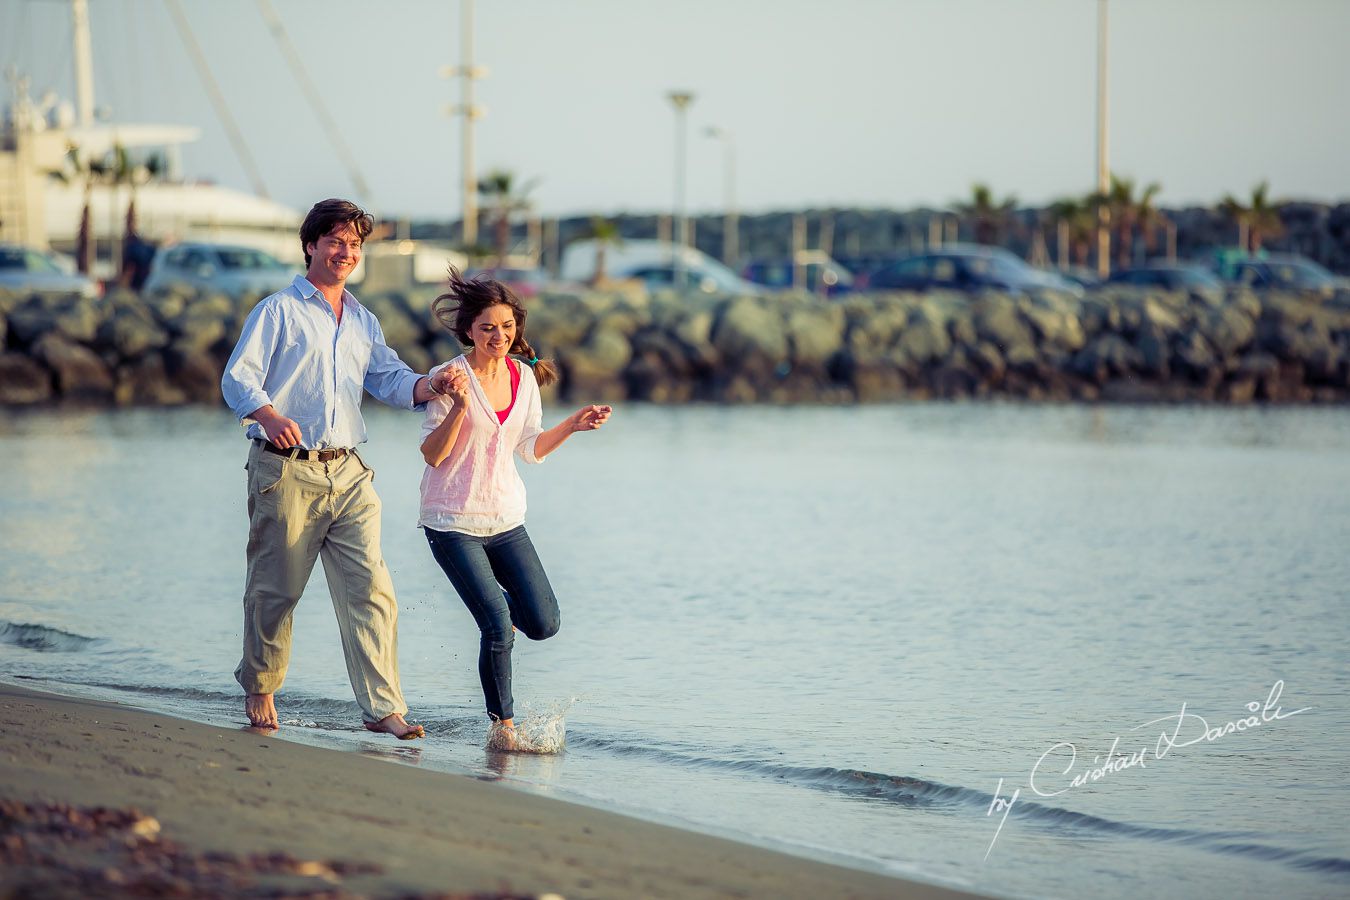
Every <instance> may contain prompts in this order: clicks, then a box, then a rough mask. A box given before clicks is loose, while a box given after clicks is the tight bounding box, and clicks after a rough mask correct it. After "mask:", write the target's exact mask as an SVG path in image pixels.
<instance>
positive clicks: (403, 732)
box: [366, 713, 427, 741]
mask: <svg viewBox="0 0 1350 900" xmlns="http://www.w3.org/2000/svg"><path fill="white" fill-rule="evenodd" d="M366 729H367V730H368V731H376V732H379V733H380V734H392V735H393V736H394V737H396V738H398V739H399V740H400V741H411V740H415V739H417V738H420V737H426V736H427V732H426V729H424V728H423V727H422V726H421V725H409V724H408V723H407V722H405V721H404V720H403V716H401V715H399V714H398V713H390V714H389V715H387V716H385V717H384V718H383V719H381V720H380V721H378V722H374V723H372V722H367V723H366Z"/></svg>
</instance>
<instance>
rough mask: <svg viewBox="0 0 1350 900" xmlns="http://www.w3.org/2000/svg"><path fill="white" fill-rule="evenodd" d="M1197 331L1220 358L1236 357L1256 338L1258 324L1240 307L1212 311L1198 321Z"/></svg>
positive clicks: (1226, 307) (1230, 306)
mask: <svg viewBox="0 0 1350 900" xmlns="http://www.w3.org/2000/svg"><path fill="white" fill-rule="evenodd" d="M1196 329H1197V330H1198V331H1199V332H1200V335H1201V336H1202V337H1204V338H1205V340H1207V341H1209V343H1210V344H1211V345H1212V346H1213V347H1214V349H1215V350H1216V351H1217V352H1218V353H1219V355H1220V356H1225V357H1228V356H1236V355H1237V354H1238V353H1241V352H1242V351H1243V350H1245V349H1246V348H1247V347H1248V346H1249V345H1250V344H1251V342H1252V341H1253V340H1254V339H1255V338H1256V322H1255V321H1253V319H1252V317H1251V316H1250V315H1248V314H1247V313H1246V312H1245V311H1243V310H1242V309H1241V308H1240V307H1239V306H1236V305H1228V306H1223V307H1220V308H1218V309H1213V310H1210V311H1209V312H1207V313H1205V314H1203V315H1201V316H1200V317H1199V318H1198V319H1197V321H1196Z"/></svg>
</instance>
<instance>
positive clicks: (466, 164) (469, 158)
mask: <svg viewBox="0 0 1350 900" xmlns="http://www.w3.org/2000/svg"><path fill="white" fill-rule="evenodd" d="M460 13H461V21H460V29H459V38H460V56H459V61H460V64H459V65H458V66H445V67H443V68H442V69H441V75H442V76H444V77H447V78H459V79H461V81H460V89H459V98H460V102H459V103H457V104H455V105H454V106H450V107H447V108H446V112H447V113H449V114H450V115H452V116H463V117H464V122H463V124H462V125H461V126H460V138H461V142H462V146H463V149H462V151H461V157H460V161H461V167H460V190H461V192H462V197H461V200H462V202H463V218H464V224H463V226H462V227H461V234H460V237H461V240H462V241H463V243H464V247H465V249H471V248H472V247H473V245H474V244H476V243H478V182H477V180H476V178H475V176H474V165H473V123H474V122H475V121H476V120H478V119H481V118H482V117H483V115H484V114H485V113H486V112H487V108H486V107H484V106H479V105H476V104H475V103H474V102H473V83H474V81H476V80H477V79H479V78H482V77H483V76H484V75H486V74H487V69H485V68H483V67H482V66H475V65H474V64H473V0H460Z"/></svg>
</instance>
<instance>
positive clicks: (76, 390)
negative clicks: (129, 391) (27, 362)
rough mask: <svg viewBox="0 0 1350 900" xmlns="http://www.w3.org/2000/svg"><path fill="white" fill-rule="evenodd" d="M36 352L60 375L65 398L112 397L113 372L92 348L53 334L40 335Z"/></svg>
mask: <svg viewBox="0 0 1350 900" xmlns="http://www.w3.org/2000/svg"><path fill="white" fill-rule="evenodd" d="M32 352H33V356H34V357H36V358H37V359H39V360H41V361H42V362H43V363H44V364H45V365H46V366H47V368H48V369H51V371H52V374H53V375H55V376H56V387H57V390H58V391H59V392H60V393H61V396H62V398H64V399H67V400H73V401H75V402H77V403H86V402H90V403H103V402H107V401H109V400H111V399H112V396H113V387H114V382H113V376H112V372H110V371H108V366H107V365H106V364H105V363H104V362H103V360H102V359H101V358H100V357H99V356H98V354H96V353H95V352H94V351H92V350H90V349H89V348H88V347H85V346H83V345H81V344H77V343H75V342H74V341H71V340H69V339H67V338H65V337H63V336H62V335H60V334H59V333H52V334H47V335H44V336H43V337H40V338H38V340H37V342H36V343H34V344H33V351H32Z"/></svg>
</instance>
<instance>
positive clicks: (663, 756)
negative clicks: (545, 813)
mask: <svg viewBox="0 0 1350 900" xmlns="http://www.w3.org/2000/svg"><path fill="white" fill-rule="evenodd" d="M572 745H573V746H574V747H587V748H591V749H597V750H604V751H607V752H611V753H617V754H621V755H626V756H645V757H648V758H650V759H654V760H657V761H662V762H673V763H677V764H680V765H686V766H694V767H698V768H703V769H710V770H714V771H719V772H726V773H731V774H741V775H749V776H754V777H759V778H766V779H774V780H778V781H783V782H786V783H790V784H793V785H796V786H799V787H805V788H811V789H815V790H821V791H826V792H829V793H834V794H842V795H844V796H848V797H853V798H856V799H859V800H864V801H873V802H876V801H880V802H885V803H893V804H895V805H897V806H903V807H908V808H918V809H928V810H950V811H962V810H964V811H968V812H978V813H979V814H980V815H985V814H986V813H987V812H988V810H989V808H990V805H991V804H992V802H993V800H994V796H993V795H992V794H989V793H986V792H984V791H979V790H975V789H973V788H967V787H960V786H955V785H948V784H942V783H941V782H936V781H928V780H926V779H923V778H913V777H910V776H905V775H888V774H885V773H881V772H868V771H864V770H861V769H847V768H835V767H832V766H794V765H788V764H784V763H776V762H770V761H767V760H762V759H727V758H719V757H712V756H706V755H698V754H692V753H681V752H678V751H674V750H671V749H667V748H664V747H657V746H651V745H645V744H639V743H634V742H632V741H624V740H618V739H612V738H604V737H596V736H593V735H581V734H579V735H573V736H572ZM1011 818H1013V819H1016V820H1018V821H1023V822H1028V823H1030V824H1033V825H1037V826H1040V827H1043V828H1047V829H1049V830H1051V831H1053V832H1056V833H1060V834H1064V835H1066V836H1081V835H1084V834H1106V835H1111V836H1113V837H1124V838H1133V839H1137V840H1145V841H1158V842H1165V843H1176V844H1185V845H1189V846H1194V847H1196V848H1199V849H1203V850H1208V851H1210V852H1214V853H1223V854H1231V855H1235V856H1243V857H1247V858H1251V859H1261V860H1266V861H1270V862H1276V863H1280V864H1283V865H1287V866H1290V867H1292V868H1296V869H1301V870H1304V871H1315V872H1319V873H1323V874H1331V875H1339V876H1350V860H1346V859H1342V858H1339V857H1325V856H1318V855H1315V854H1313V853H1310V852H1307V851H1302V850H1291V849H1287V848H1283V847H1276V846H1271V845H1270V844H1264V843H1260V842H1259V841H1258V840H1255V839H1257V838H1260V837H1261V836H1262V835H1261V833H1260V832H1252V831H1203V830H1198V829H1187V828H1162V827H1156V826H1148V825H1136V824H1134V823H1131V822H1121V821H1116V820H1114V819H1107V818H1103V817H1101V816H1094V815H1090V814H1088V813H1080V812H1074V811H1073V810H1068V809H1063V808H1061V807H1056V806H1047V805H1044V804H1040V803H1034V802H1030V801H1021V802H1019V803H1017V804H1016V805H1015V806H1014V807H1013V810H1012V813H1011Z"/></svg>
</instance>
